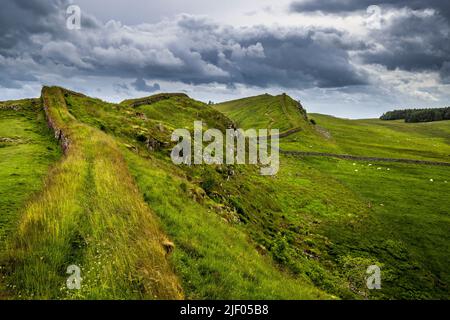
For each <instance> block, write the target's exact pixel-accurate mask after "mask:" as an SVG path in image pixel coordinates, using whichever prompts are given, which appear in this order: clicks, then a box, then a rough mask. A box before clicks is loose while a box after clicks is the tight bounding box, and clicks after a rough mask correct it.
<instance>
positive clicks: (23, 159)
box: [0, 99, 61, 247]
mask: <svg viewBox="0 0 450 320" xmlns="http://www.w3.org/2000/svg"><path fill="white" fill-rule="evenodd" d="M60 155H61V152H60V151H59V146H58V145H57V143H56V141H54V139H53V133H52V132H51V131H50V129H48V127H47V125H46V122H45V115H44V111H43V109H42V105H41V103H40V101H39V100H38V99H36V100H21V101H8V102H3V103H0V208H1V214H0V247H3V245H4V241H5V239H6V236H7V235H9V234H10V233H11V231H12V230H13V229H14V227H15V225H16V221H17V219H18V215H19V211H20V209H21V207H22V206H23V205H24V203H25V201H26V200H27V199H28V198H30V197H31V196H32V195H33V194H34V193H35V192H37V191H39V190H40V189H41V187H42V183H43V178H44V176H45V174H46V173H47V170H48V168H49V166H50V165H51V164H52V163H53V162H55V161H56V160H57V159H58V158H59V157H60Z"/></svg>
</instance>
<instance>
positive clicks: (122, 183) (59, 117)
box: [0, 88, 450, 299]
mask: <svg viewBox="0 0 450 320" xmlns="http://www.w3.org/2000/svg"><path fill="white" fill-rule="evenodd" d="M44 98H45V101H46V105H48V106H50V108H49V113H50V115H51V118H52V119H54V120H55V123H56V125H57V126H58V127H60V128H63V129H64V132H65V133H67V134H68V136H69V140H70V147H69V149H68V151H67V154H66V155H65V157H64V158H63V160H61V161H60V162H58V163H57V164H56V165H55V166H54V167H53V168H52V170H51V171H50V174H49V175H48V177H47V180H46V182H45V184H44V185H43V187H42V190H41V192H40V193H39V194H38V195H37V196H35V197H33V198H32V199H31V201H30V202H28V204H27V205H26V207H25V209H22V211H23V215H22V216H21V218H20V219H19V216H18V215H17V213H16V216H13V215H11V218H10V219H9V221H10V222H9V223H10V225H11V226H12V225H13V224H15V225H18V229H17V231H16V232H15V233H14V234H13V235H10V236H9V237H8V239H7V240H8V241H7V244H8V247H7V248H8V250H7V251H6V255H4V259H3V260H2V261H3V265H4V267H5V269H3V270H6V271H5V275H6V282H5V283H6V284H8V285H9V286H10V287H9V288H11V286H15V287H14V288H13V290H9V291H8V292H9V295H10V296H11V297H18V296H19V295H20V296H21V297H26V298H30V297H34V298H87V299H89V298H119V299H122V298H123V299H130V298H131V299H140V298H180V297H183V296H184V297H186V298H189V299H327V298H333V297H338V298H344V299H362V298H369V299H393V298H402V299H413V298H425V299H445V298H447V297H448V296H449V288H448V285H449V283H450V277H449V274H450V273H449V272H448V271H447V270H446V268H447V266H448V265H449V262H450V261H449V259H448V254H447V253H448V252H449V240H450V239H449V236H448V230H449V227H450V221H449V220H450V219H449V210H450V202H449V201H450V200H449V199H450V198H449V197H448V194H449V191H450V190H449V187H448V183H450V170H449V168H447V167H437V166H423V165H414V164H401V163H395V164H391V163H389V164H386V163H375V162H374V163H368V162H364V161H346V160H337V159H330V158H323V157H319V158H316V157H308V158H296V157H290V156H283V155H282V156H281V165H280V171H279V173H278V175H277V176H274V177H267V176H261V175H260V174H259V170H258V169H259V168H258V167H254V166H226V165H216V166H206V165H201V166H175V165H173V164H172V162H171V160H170V158H169V151H170V149H171V145H172V144H171V142H170V134H171V132H172V130H173V129H175V128H188V129H192V125H193V122H194V121H196V120H203V121H204V122H205V123H206V126H207V127H214V128H219V129H221V130H224V129H226V128H228V127H229V126H230V125H231V124H232V121H233V122H234V123H235V124H236V125H237V126H238V127H242V128H245V129H248V128H271V127H272V128H279V129H280V131H287V130H290V129H293V128H299V129H300V130H301V131H300V132H297V133H294V134H292V135H289V136H288V137H285V138H282V139H281V148H282V149H286V150H302V151H322V152H332V153H341V154H353V155H361V156H374V157H392V158H409V159H421V160H435V161H448V155H449V154H450V147H449V142H450V141H449V138H450V126H448V122H435V123H429V124H405V123H400V122H396V121H393V122H385V121H379V120H345V119H337V118H333V117H329V116H323V115H316V114H314V115H310V118H313V119H314V120H315V121H316V122H317V125H316V126H313V125H312V124H311V123H309V121H308V119H307V118H306V114H305V112H304V111H303V110H302V109H300V108H299V105H298V103H297V102H295V101H294V100H292V99H291V98H289V97H287V96H284V95H281V96H276V97H273V96H269V95H262V96H257V97H252V98H247V99H241V100H236V101H231V102H228V103H223V104H219V105H215V106H214V108H211V107H210V106H208V105H206V104H204V103H201V102H198V101H195V100H192V99H190V98H189V97H187V96H185V95H157V96H152V97H147V98H143V99H137V100H130V101H125V102H123V103H121V104H110V103H106V102H103V101H101V100H98V99H93V98H89V97H85V96H82V95H79V94H76V93H73V92H70V91H66V90H63V89H59V88H46V89H45V90H44ZM3 105H4V104H0V107H1V106H3ZM217 110H219V111H221V112H224V114H221V113H219V112H218V111H217ZM0 112H13V111H0ZM14 112H15V111H14ZM228 117H230V118H231V120H232V121H231V120H230V119H229V118H228ZM1 119H2V120H0V121H3V120H4V121H5V123H8V124H11V126H10V128H9V129H7V130H8V131H9V133H8V135H9V136H10V137H16V136H17V137H24V138H25V139H24V140H27V139H31V138H33V137H29V138H27V136H26V134H24V133H23V130H24V129H21V128H22V127H23V126H26V125H25V124H26V123H28V125H30V126H34V125H36V122H35V120H34V118H32V117H31V118H30V119H27V121H25V122H22V120H23V119H22V118H20V119H21V120H20V119H19V118H5V119H3V118H1ZM19 120H20V121H19ZM28 121H29V122H28ZM40 121H41V122H42V121H43V120H42V119H41V120H40ZM38 123H39V122H38ZM41 124H42V123H41ZM0 130H5V129H3V128H2V129H0ZM0 132H1V131H0ZM1 136H2V134H0V137H1ZM44 136H45V135H44ZM33 139H37V138H36V137H34V138H33ZM47 139H49V140H48V141H50V142H51V143H54V142H52V141H51V139H50V138H49V137H48V136H47ZM44 140H45V139H44ZM44 140H43V141H44ZM17 141H19V140H17ZM8 143H9V144H11V143H12V142H8ZM14 143H15V142H14ZM14 143H13V144H14ZM19 145H22V144H18V145H17V146H7V147H4V148H0V152H2V149H8V148H13V147H14V148H15V147H18V146H19ZM30 146H34V147H37V145H35V144H31V145H30ZM30 146H29V147H30ZM44 146H46V145H45V144H42V146H41V147H44ZM149 146H150V148H149ZM155 146H156V147H155ZM9 150H13V149H9ZM51 152H53V153H51V154H50V155H48V154H47V153H46V156H49V157H50V156H51V157H57V156H58V151H57V150H56V149H54V150H53V151H51ZM38 154H39V153H38V152H36V153H34V152H33V153H32V154H30V155H28V154H24V155H23V158H22V160H21V161H22V162H25V160H26V159H30V157H33V156H36V155H38ZM52 154H53V155H52ZM11 155H12V156H14V157H19V155H16V151H15V150H14V152H12V153H11ZM14 157H13V158H10V159H15V158H14ZM51 157H50V158H49V159H47V160H51V159H54V158H51ZM0 161H1V160H0ZM12 161H14V160H8V161H6V160H5V163H6V164H7V166H6V167H8V166H9V167H10V168H13V167H14V165H13V162H12ZM49 162H50V161H49ZM47 166H48V163H47ZM24 167H25V165H24ZM20 168H21V170H22V166H20ZM42 168H43V169H42V170H44V169H45V168H44V167H42ZM0 172H1V171H0ZM42 174H43V171H41V175H42ZM430 179H432V181H431V180H430ZM446 181H447V183H446ZM11 182H12V183H13V184H14V188H20V184H19V182H20V181H19V179H18V178H17V177H14V179H13V180H11ZM40 186H41V185H39V184H37V185H36V188H35V189H33V190H37V189H39V187H40ZM23 192H24V193H23V195H24V199H25V194H29V193H30V190H23ZM15 203H16V207H15V209H14V210H16V212H17V210H19V207H21V204H23V202H20V201H16V202H15ZM17 220H19V221H17ZM168 238H170V240H171V241H173V242H174V244H175V250H174V252H173V254H172V255H170V256H168V257H167V256H166V255H165V252H164V251H163V248H162V245H161V243H162V242H163V241H166V240H167V239H168ZM70 264H78V265H80V266H81V267H82V276H83V275H84V276H83V278H84V284H85V286H84V287H82V288H83V289H82V290H81V291H79V292H76V293H74V292H69V291H67V290H65V289H62V288H64V284H65V279H66V278H67V275H66V274H65V268H66V267H67V266H68V265H70ZM372 264H377V265H379V266H380V267H381V269H382V290H380V291H369V290H368V289H367V288H366V286H365V280H364V277H365V270H366V269H367V267H368V266H369V265H372ZM155 278H156V280H155Z"/></svg>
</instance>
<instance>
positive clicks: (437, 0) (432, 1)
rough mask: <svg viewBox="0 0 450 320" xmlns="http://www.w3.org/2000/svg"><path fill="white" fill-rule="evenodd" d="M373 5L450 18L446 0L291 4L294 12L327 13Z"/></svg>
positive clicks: (340, 0)
mask: <svg viewBox="0 0 450 320" xmlns="http://www.w3.org/2000/svg"><path fill="white" fill-rule="evenodd" d="M371 5H379V6H386V7H391V8H403V7H407V8H410V9H413V10H423V9H435V10H437V11H438V12H439V13H440V14H442V15H443V16H445V17H447V18H450V2H449V1H446V0H427V1H424V0H303V1H296V2H293V3H292V4H291V6H290V8H291V10H292V11H294V12H312V11H321V12H326V13H345V12H352V11H358V10H366V9H367V7H369V6H371Z"/></svg>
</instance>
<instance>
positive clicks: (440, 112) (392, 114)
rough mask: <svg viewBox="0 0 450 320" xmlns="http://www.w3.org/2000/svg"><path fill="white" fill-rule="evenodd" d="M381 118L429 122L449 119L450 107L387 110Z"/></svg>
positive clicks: (409, 121)
mask: <svg viewBox="0 0 450 320" xmlns="http://www.w3.org/2000/svg"><path fill="white" fill-rule="evenodd" d="M380 119H381V120H400V119H404V120H405V122H408V123H414V122H431V121H442V120H450V107H447V108H435V109H403V110H394V111H389V112H386V113H385V114H383V115H382V116H381V117H380Z"/></svg>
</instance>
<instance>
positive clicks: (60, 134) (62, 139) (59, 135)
mask: <svg viewBox="0 0 450 320" xmlns="http://www.w3.org/2000/svg"><path fill="white" fill-rule="evenodd" d="M42 103H43V105H44V111H45V117H46V118H47V124H48V126H49V128H50V129H52V130H53V132H54V134H55V138H56V139H57V140H58V141H59V143H60V144H61V148H62V149H63V153H64V154H67V151H68V150H69V146H70V140H69V137H68V136H67V135H66V134H65V133H64V131H63V130H62V128H59V127H58V126H57V125H56V123H55V121H54V120H53V119H52V117H51V115H50V113H49V111H48V106H47V104H46V103H45V98H43V99H42Z"/></svg>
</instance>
